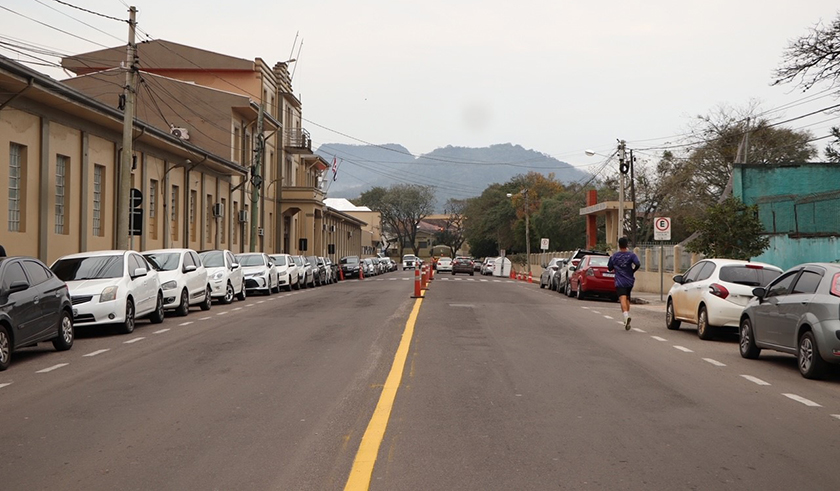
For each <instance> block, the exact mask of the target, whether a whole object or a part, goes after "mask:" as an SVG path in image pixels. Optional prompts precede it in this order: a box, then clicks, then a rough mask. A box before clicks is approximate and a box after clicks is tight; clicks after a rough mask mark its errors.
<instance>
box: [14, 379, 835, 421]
mask: <svg viewBox="0 0 840 491" xmlns="http://www.w3.org/2000/svg"><path fill="white" fill-rule="evenodd" d="M6 385H9V384H6ZM0 387H3V386H2V385H0ZM831 417H832V418H834V419H840V414H832V415H831Z"/></svg>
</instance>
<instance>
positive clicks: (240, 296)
mask: <svg viewBox="0 0 840 491" xmlns="http://www.w3.org/2000/svg"><path fill="white" fill-rule="evenodd" d="M247 296H248V295H247V293H246V292H245V282H242V289H241V290H239V294H238V295H236V299H237V300H239V301H240V302H241V301H243V300H245V298H246V297H247Z"/></svg>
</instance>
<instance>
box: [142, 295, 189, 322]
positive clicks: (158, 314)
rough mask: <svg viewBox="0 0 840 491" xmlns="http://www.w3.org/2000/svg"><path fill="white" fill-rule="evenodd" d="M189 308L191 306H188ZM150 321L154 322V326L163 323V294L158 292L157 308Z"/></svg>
mask: <svg viewBox="0 0 840 491" xmlns="http://www.w3.org/2000/svg"><path fill="white" fill-rule="evenodd" d="M187 305H188V306H189V304H187ZM149 320H150V321H152V324H160V323H161V322H163V293H162V292H158V295H157V306H156V307H155V310H154V312H152V315H150V316H149Z"/></svg>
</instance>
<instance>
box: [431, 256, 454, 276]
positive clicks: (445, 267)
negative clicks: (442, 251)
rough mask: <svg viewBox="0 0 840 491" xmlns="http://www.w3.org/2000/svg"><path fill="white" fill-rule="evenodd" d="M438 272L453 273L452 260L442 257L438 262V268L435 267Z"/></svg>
mask: <svg viewBox="0 0 840 491" xmlns="http://www.w3.org/2000/svg"><path fill="white" fill-rule="evenodd" d="M435 270H436V271H441V272H443V271H449V272H450V273H451V272H452V258H451V257H442V258H440V259H438V260H437V266H435Z"/></svg>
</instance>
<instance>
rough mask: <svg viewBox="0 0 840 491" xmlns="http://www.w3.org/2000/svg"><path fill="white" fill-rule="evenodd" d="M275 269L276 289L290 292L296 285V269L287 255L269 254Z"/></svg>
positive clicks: (295, 265)
mask: <svg viewBox="0 0 840 491" xmlns="http://www.w3.org/2000/svg"><path fill="white" fill-rule="evenodd" d="M268 257H269V258H270V259H271V260H272V261H273V262H274V267H275V269H277V281H278V287H277V289H278V290H279V289H282V288H285V289H286V290H288V291H292V289H293V288H295V287H296V286H297V284H298V267H297V264H296V263H295V262H294V260H292V257H291V256H290V255H289V254H269V255H268Z"/></svg>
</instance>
